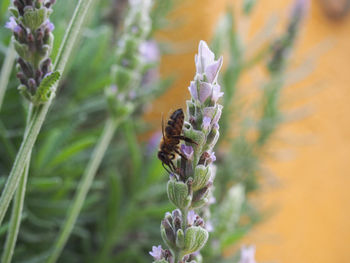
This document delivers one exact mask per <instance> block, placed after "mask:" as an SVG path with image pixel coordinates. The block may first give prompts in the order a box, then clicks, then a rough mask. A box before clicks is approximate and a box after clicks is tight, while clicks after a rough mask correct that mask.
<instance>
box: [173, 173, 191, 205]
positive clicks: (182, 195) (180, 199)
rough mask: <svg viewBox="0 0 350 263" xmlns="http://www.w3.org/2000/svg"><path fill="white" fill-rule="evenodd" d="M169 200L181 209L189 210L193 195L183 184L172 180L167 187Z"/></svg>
mask: <svg viewBox="0 0 350 263" xmlns="http://www.w3.org/2000/svg"><path fill="white" fill-rule="evenodd" d="M167 192H168V197H169V200H170V201H171V202H172V203H173V204H174V205H175V206H176V207H178V208H180V209H187V208H188V207H189V205H190V204H191V195H189V188H188V186H187V184H185V183H183V182H177V181H175V180H170V181H169V182H168V187H167Z"/></svg>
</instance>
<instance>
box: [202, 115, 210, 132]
mask: <svg viewBox="0 0 350 263" xmlns="http://www.w3.org/2000/svg"><path fill="white" fill-rule="evenodd" d="M210 123H211V118H210V117H208V116H204V118H203V123H202V129H204V130H208V129H209V127H210Z"/></svg>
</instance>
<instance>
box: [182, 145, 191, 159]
mask: <svg viewBox="0 0 350 263" xmlns="http://www.w3.org/2000/svg"><path fill="white" fill-rule="evenodd" d="M181 152H182V153H183V154H184V155H185V156H186V158H187V160H191V159H192V157H193V148H192V146H187V145H185V144H181Z"/></svg>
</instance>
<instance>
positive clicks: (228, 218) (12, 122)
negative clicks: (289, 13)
mask: <svg viewBox="0 0 350 263" xmlns="http://www.w3.org/2000/svg"><path fill="white" fill-rule="evenodd" d="M117 2H118V4H116V3H117ZM8 4H9V1H4V0H3V1H2V2H1V6H0V23H1V24H4V23H5V21H6V20H7V18H8V14H7V6H8ZM74 6H75V3H74V2H73V1H66V0H61V1H58V2H57V3H56V4H55V6H54V13H53V14H52V20H53V22H54V24H55V27H56V28H55V31H54V35H55V45H54V47H55V48H56V49H55V50H54V51H53V57H54V56H55V55H56V54H57V52H58V50H57V48H58V46H59V43H60V41H61V40H62V38H63V34H64V32H65V29H66V27H67V24H68V21H69V19H70V17H71V15H72V11H73V9H74ZM111 7H113V8H111ZM173 7H174V3H173V1H171V0H167V1H156V3H155V8H154V11H153V14H152V19H153V30H152V33H154V32H155V31H156V30H159V29H160V28H162V27H164V26H169V22H168V21H167V20H166V18H165V15H166V14H167V13H168V12H170V11H171V10H172V8H173ZM93 10H94V11H93V13H91V21H89V27H88V28H86V30H85V31H84V32H83V34H82V36H81V40H80V43H79V45H77V47H76V48H75V52H74V53H75V55H74V57H73V58H72V59H71V60H70V61H69V67H68V69H67V70H66V74H65V77H64V81H63V84H62V85H61V87H60V90H59V94H58V96H57V98H56V101H55V103H54V106H53V108H52V109H51V111H50V113H49V117H48V119H47V120H46V122H45V125H44V127H43V129H42V131H41V133H40V135H39V138H38V140H37V143H36V146H35V148H34V149H33V157H32V161H31V166H30V171H29V180H28V188H27V193H26V199H25V207H24V214H23V218H22V225H21V229H20V233H19V240H18V244H17V247H16V251H15V256H14V260H13V262H42V261H43V260H44V258H45V257H46V256H47V254H48V253H49V249H50V247H51V246H52V242H53V240H54V239H55V237H56V235H57V233H58V230H59V228H60V225H61V224H62V223H63V220H64V218H65V215H66V212H67V207H68V204H69V203H70V201H71V199H72V196H73V193H74V191H75V189H76V188H77V184H78V182H79V179H80V176H81V174H82V173H83V171H84V168H85V166H86V164H87V162H88V160H89V157H90V155H91V151H92V149H93V146H94V144H95V143H96V140H97V138H98V137H99V135H100V134H101V129H102V124H103V122H104V120H105V119H106V115H107V112H106V108H107V106H106V101H105V96H104V88H105V86H106V85H107V84H109V83H110V68H111V65H112V64H113V62H114V59H115V52H114V51H113V50H115V49H116V46H117V41H118V36H119V34H120V32H121V29H122V28H121V25H122V22H121V21H123V19H124V16H125V13H126V10H127V3H126V1H115V2H114V1H112V0H103V1H100V4H99V5H96V6H95V7H94V9H93ZM249 11H250V9H249V8H248V7H247V6H245V9H244V12H246V15H247V16H248V15H249ZM241 12H243V11H241ZM111 14H117V15H111ZM283 34H284V32H283V33H282V35H283ZM9 40H10V32H9V30H7V29H5V28H4V27H0V63H1V64H2V63H3V59H4V55H5V53H6V47H7V46H8V45H9ZM274 41H275V39H269V41H267V44H266V43H265V44H264V46H262V47H261V48H260V49H258V51H257V53H256V54H255V56H253V57H252V58H246V57H245V50H244V47H245V43H241V38H240V35H239V32H238V31H237V28H236V21H235V16H234V15H233V14H232V10H229V11H228V12H227V14H226V15H225V16H224V17H223V18H222V21H221V22H220V24H219V26H218V30H217V34H216V36H215V37H214V39H213V42H212V43H213V45H212V46H213V48H214V50H215V53H216V54H220V53H224V54H227V56H226V57H225V61H226V62H225V63H226V67H225V72H224V74H223V75H224V76H223V78H222V80H221V83H222V86H223V90H224V92H225V97H224V98H225V99H224V102H223V104H224V106H225V110H226V111H225V112H226V113H225V115H224V116H223V118H222V119H223V120H222V123H221V124H220V125H221V130H222V136H221V141H220V143H219V148H218V149H217V157H218V162H217V166H218V174H217V178H216V191H215V197H216V200H217V202H216V204H214V205H212V209H211V210H212V211H211V215H212V222H213V224H214V226H216V228H215V231H214V232H213V233H212V234H211V240H210V242H209V243H208V245H207V246H206V247H205V248H204V249H203V250H202V252H203V256H204V261H205V262H231V261H229V259H225V258H224V257H223V252H224V251H225V250H226V249H228V248H229V247H230V246H231V245H233V244H236V243H237V242H238V241H239V240H240V238H241V237H243V236H244V235H245V234H246V233H247V232H248V231H249V230H250V229H251V228H252V226H254V224H255V223H257V222H259V221H260V220H261V219H262V215H261V213H260V212H259V211H257V209H256V208H255V207H254V205H253V204H251V203H250V202H249V198H248V197H249V193H251V192H254V191H256V190H257V189H258V188H259V182H260V180H261V174H262V169H261V163H262V160H263V158H264V154H265V147H266V146H267V145H268V143H269V141H270V140H272V139H273V135H274V132H275V130H276V129H277V128H278V127H279V125H280V124H281V122H282V120H283V114H282V113H281V112H280V105H279V98H280V92H281V89H282V87H283V74H284V71H285V69H284V68H283V69H282V70H281V71H279V72H278V73H277V74H275V75H269V74H267V75H268V77H267V78H266V82H265V83H261V84H260V85H261V87H260V88H261V92H260V93H259V95H258V96H257V97H256V98H254V102H253V103H250V104H249V105H242V103H243V102H242V100H241V98H240V97H239V95H238V92H237V88H238V87H237V85H238V80H239V79H240V77H241V76H242V75H243V74H244V73H245V72H246V71H248V70H250V69H251V68H252V67H254V66H257V65H260V66H263V67H265V66H266V63H267V61H268V60H269V58H271V56H272V55H273V52H274V50H273V49H271V48H269V47H270V46H272V44H273V43H274ZM162 44H163V45H165V46H166V45H167V43H165V44H164V43H162ZM168 44H170V43H168ZM161 46H162V45H161ZM276 76H277V77H276ZM161 77H162V79H163V80H155V82H154V83H153V85H158V86H159V89H158V92H157V93H156V94H154V95H155V96H156V95H159V94H161V92H164V91H165V89H166V87H167V86H169V83H170V81H169V76H161ZM17 85H18V82H17V79H16V78H15V70H13V72H12V75H11V79H10V82H9V84H8V88H7V91H6V97H5V103H4V104H3V107H2V109H1V112H0V140H1V147H0V176H1V177H0V186H1V187H2V186H3V185H4V183H5V181H6V177H7V175H8V173H9V171H10V169H11V165H12V163H13V160H14V158H15V154H16V152H17V149H18V147H19V144H20V141H21V137H22V134H23V132H24V131H23V129H24V123H25V118H26V108H27V106H26V104H27V102H26V101H25V100H24V99H23V98H22V97H21V96H19V94H18V91H17V89H16V87H17ZM145 88H147V87H145ZM148 103H151V102H150V101H149V102H148ZM144 106H146V103H145V105H144ZM246 108H251V109H254V110H252V111H245V110H244V109H246ZM141 113H142V107H140V109H138V111H136V113H135V114H134V115H133V116H132V118H130V120H131V119H132V121H125V122H124V123H123V124H122V126H121V128H120V129H119V130H118V131H117V134H116V135H115V137H114V139H113V142H112V143H111V145H110V147H109V150H108V152H107V154H106V156H105V158H104V161H103V164H102V165H101V167H100V169H99V172H98V175H97V177H96V180H95V181H94V183H93V187H92V189H91V191H90V192H89V195H88V198H87V199H86V200H85V205H84V209H83V211H82V213H81V215H80V216H79V220H78V222H77V225H76V226H75V228H74V231H73V234H72V235H71V237H70V239H69V243H68V244H67V246H66V248H65V250H64V252H63V254H62V256H61V258H60V262H150V260H151V258H150V256H149V255H148V251H149V250H150V247H151V246H152V245H153V244H161V243H162V241H161V239H160V234H159V220H160V218H162V217H163V215H164V212H165V211H168V210H171V209H172V208H173V207H172V205H171V204H170V203H169V202H168V201H167V198H166V193H165V182H166V179H167V175H166V173H165V171H164V169H163V168H162V167H161V163H160V161H159V160H158V159H157V158H156V151H157V146H158V141H157V140H156V139H154V140H155V141H156V143H154V141H150V142H145V141H143V142H142V141H140V140H139V139H138V137H139V135H141V134H143V133H144V132H146V131H149V130H151V129H153V130H154V129H159V128H160V127H150V126H149V125H148V124H147V123H145V122H144V121H143V120H142V118H141ZM135 120H136V121H135ZM232 129H233V130H234V131H235V133H234V134H233V136H232V133H230V130H232ZM251 134H254V136H251ZM155 138H158V137H157V136H155ZM237 184H240V186H241V189H244V190H243V192H242V191H241V192H238V193H236V195H233V196H232V194H230V193H232V191H231V190H232V187H235V186H236V185H237ZM236 192H237V191H236ZM230 198H231V199H230ZM232 198H234V200H232ZM237 200H238V201H237ZM239 200H241V202H240V201H239ZM233 201H237V204H236V206H235V207H232V209H233V210H230V211H229V210H227V209H223V208H225V205H227V203H229V204H230V203H233ZM228 211H229V212H228ZM239 218H241V220H239ZM7 219H8V218H7ZM7 221H8V220H7ZM227 222H229V223H230V227H227V224H226V223H227ZM7 227H8V224H4V225H3V226H1V228H0V244H3V243H4V240H5V236H6V235H5V234H6V230H7ZM224 233H225V234H224ZM218 244H219V245H218ZM0 249H1V248H0ZM105 255H108V256H107V257H106V256H105ZM100 259H103V260H100ZM99 260H100V261H99Z"/></svg>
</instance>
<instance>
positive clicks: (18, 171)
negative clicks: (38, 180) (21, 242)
mask: <svg viewBox="0 0 350 263" xmlns="http://www.w3.org/2000/svg"><path fill="white" fill-rule="evenodd" d="M93 1H98V0H79V3H78V5H77V7H76V9H75V11H74V14H73V17H72V19H71V22H70V24H69V27H68V30H67V31H66V35H65V37H64V39H63V41H62V44H61V46H60V49H59V53H58V55H57V60H56V62H55V65H54V71H59V72H61V73H62V72H64V69H65V66H66V63H67V60H68V58H69V57H70V55H71V51H72V49H73V46H74V44H75V43H76V41H77V39H78V35H79V32H80V31H81V29H82V25H83V23H84V21H85V19H86V14H87V11H88V9H89V7H90V6H91V3H92V2H93ZM59 81H60V80H59ZM59 81H58V82H57V83H56V85H54V87H52V93H51V95H50V98H49V100H48V102H47V103H46V104H44V105H43V106H40V107H39V108H38V111H36V112H35V113H34V114H33V118H32V120H31V122H30V123H29V125H28V126H27V127H28V133H27V135H26V136H24V138H23V140H22V144H21V147H20V149H19V151H18V152H17V156H16V159H15V162H14V164H13V166H12V170H11V172H10V175H9V177H8V179H7V182H6V185H5V188H4V190H3V192H2V194H1V198H0V225H1V223H2V220H3V219H4V216H5V214H6V211H7V209H8V206H9V204H10V202H11V200H12V198H13V195H14V193H15V191H16V188H17V186H18V183H19V181H20V178H21V176H22V173H23V170H24V166H25V165H26V162H27V160H28V159H29V155H30V152H31V150H32V148H33V146H34V143H35V141H36V139H37V137H38V134H39V132H40V129H41V127H42V125H43V123H44V120H45V118H46V115H47V112H48V110H49V108H50V106H51V104H52V102H53V100H54V97H55V93H56V90H57V86H58V84H59Z"/></svg>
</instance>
